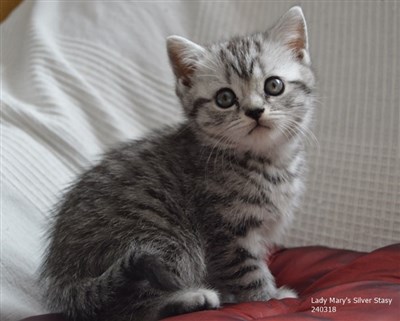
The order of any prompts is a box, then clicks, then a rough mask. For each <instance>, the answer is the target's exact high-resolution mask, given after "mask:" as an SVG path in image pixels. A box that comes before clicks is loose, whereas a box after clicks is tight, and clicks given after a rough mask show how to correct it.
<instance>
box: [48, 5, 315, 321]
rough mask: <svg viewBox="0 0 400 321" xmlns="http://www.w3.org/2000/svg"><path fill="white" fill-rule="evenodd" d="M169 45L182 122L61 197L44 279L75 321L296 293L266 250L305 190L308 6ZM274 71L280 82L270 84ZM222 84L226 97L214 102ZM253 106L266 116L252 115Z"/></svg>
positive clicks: (161, 313)
mask: <svg viewBox="0 0 400 321" xmlns="http://www.w3.org/2000/svg"><path fill="white" fill-rule="evenodd" d="M167 44H168V53H169V56H170V59H171V64H172V67H173V70H174V72H175V75H176V78H177V87H176V92H177V95H178V97H179V98H180V100H181V103H182V106H183V108H184V111H185V114H186V116H187V119H186V121H185V122H184V123H183V124H181V125H180V126H178V127H176V128H167V129H164V130H162V131H160V132H158V133H155V134H153V136H150V137H147V138H144V139H142V140H140V141H134V142H128V143H126V144H124V145H122V146H120V147H119V148H116V149H114V150H112V151H110V152H109V153H108V154H106V155H105V157H104V159H103V160H102V161H101V162H100V163H99V164H98V165H96V166H94V167H93V168H91V169H90V170H89V171H87V172H86V173H84V174H83V175H82V176H81V177H80V178H79V180H78V181H77V182H76V183H75V184H74V186H73V187H72V188H71V189H70V191H69V192H68V193H67V194H66V195H65V196H64V198H63V200H62V202H61V203H60V206H59V207H58V208H57V213H56V215H55V220H54V224H53V226H52V228H51V230H50V234H49V235H50V245H49V248H48V251H47V254H46V257H45V260H44V263H43V269H42V280H43V281H44V283H45V284H46V285H47V299H48V301H49V304H50V306H51V308H52V309H53V310H55V311H61V312H63V313H64V314H65V315H66V317H67V318H69V319H70V320H76V321H78V320H79V321H81V320H108V321H113V320H115V321H123V320H141V321H153V320H158V319H160V318H162V317H167V316H170V315H175V314H180V313H187V312H192V311H197V310H203V309H215V308H218V307H219V306H220V305H221V304H222V303H224V302H242V301H252V300H268V299H270V298H278V299H279V298H282V297H287V296H289V297H290V296H292V297H293V296H295V293H294V291H292V290H290V289H287V288H284V287H282V288H277V287H276V285H275V281H274V277H273V276H272V274H271V272H270V271H269V269H268V266H267V264H266V262H265V257H266V254H267V251H268V248H269V247H270V246H271V245H272V244H273V243H274V242H276V241H277V240H278V239H279V237H280V235H281V234H282V232H283V231H284V229H285V228H286V227H287V225H288V224H289V222H290V221H291V220H292V215H293V210H294V209H295V208H296V206H297V205H298V200H299V196H300V194H301V191H302V190H303V172H304V148H303V145H304V144H303V142H304V138H305V136H306V135H307V133H308V131H309V129H308V127H309V124H310V120H311V116H312V109H313V108H312V107H313V100H314V98H313V92H314V76H313V73H312V71H311V69H310V59H309V56H308V44H307V33H306V26H305V21H304V17H303V15H302V12H301V9H300V8H298V7H295V8H292V9H291V10H290V11H289V12H288V13H286V15H284V16H283V18H281V20H280V21H279V22H278V23H277V25H276V26H275V27H273V28H272V29H270V30H269V31H268V32H264V33H256V34H253V35H250V36H247V37H237V38H233V39H231V40H228V41H224V42H220V43H217V44H212V45H209V46H199V45H196V44H194V43H192V42H190V41H189V40H186V39H183V38H180V37H170V38H169V39H168V43H167ZM271 76H278V77H280V78H281V79H282V81H283V82H284V85H285V90H284V92H283V94H281V95H279V96H271V95H266V94H265V93H264V82H265V79H267V78H268V77H271ZM221 88H230V89H231V90H233V92H234V93H235V95H236V101H235V104H234V105H233V106H232V107H230V108H226V109H222V108H220V107H218V106H217V105H216V102H215V94H216V92H217V91H218V90H219V89H221ZM255 108H259V109H260V108H262V109H263V112H262V115H261V117H260V118H259V119H258V120H255V119H253V118H251V117H248V116H246V112H247V111H249V110H253V109H255Z"/></svg>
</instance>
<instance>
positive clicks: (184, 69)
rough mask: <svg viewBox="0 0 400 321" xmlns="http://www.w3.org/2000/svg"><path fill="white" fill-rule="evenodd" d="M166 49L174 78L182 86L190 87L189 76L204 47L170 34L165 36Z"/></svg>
mask: <svg viewBox="0 0 400 321" xmlns="http://www.w3.org/2000/svg"><path fill="white" fill-rule="evenodd" d="M167 50H168V56H169V60H170V62H171V65H172V69H173V70H174V74H175V76H176V78H177V79H178V81H179V80H180V81H182V84H183V85H184V86H186V87H191V85H192V82H191V76H192V75H193V72H194V71H195V69H196V62H197V61H198V60H199V58H200V57H201V56H202V55H203V54H204V52H205V49H204V48H203V47H202V46H199V45H198V44H195V43H194V42H192V41H190V40H187V39H186V38H183V37H179V36H170V37H168V38H167Z"/></svg>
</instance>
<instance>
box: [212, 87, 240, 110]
mask: <svg viewBox="0 0 400 321" xmlns="http://www.w3.org/2000/svg"><path fill="white" fill-rule="evenodd" d="M215 102H216V104H217V105H218V107H221V108H229V107H232V106H233V105H234V104H235V102H236V95H235V93H234V92H233V91H232V89H229V88H222V89H220V90H219V91H218V92H217V94H216V96H215Z"/></svg>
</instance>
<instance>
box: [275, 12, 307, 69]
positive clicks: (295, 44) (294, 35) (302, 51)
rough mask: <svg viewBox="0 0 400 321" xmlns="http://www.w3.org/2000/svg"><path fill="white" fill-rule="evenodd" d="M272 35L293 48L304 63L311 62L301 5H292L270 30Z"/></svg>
mask: <svg viewBox="0 0 400 321" xmlns="http://www.w3.org/2000/svg"><path fill="white" fill-rule="evenodd" d="M270 35H271V36H272V38H274V39H275V40H276V41H279V42H283V44H284V45H286V46H287V47H289V49H291V50H292V51H293V52H294V54H295V56H296V58H297V59H298V60H300V61H302V62H304V63H307V64H309V63H310V57H309V53H308V37H307V25H306V20H305V18H304V15H303V11H302V10H301V8H300V7H299V6H295V7H292V8H291V9H289V11H288V12H286V13H285V14H284V15H283V16H282V17H281V18H280V19H279V21H278V23H277V24H276V25H275V26H274V27H273V28H272V29H271V30H270Z"/></svg>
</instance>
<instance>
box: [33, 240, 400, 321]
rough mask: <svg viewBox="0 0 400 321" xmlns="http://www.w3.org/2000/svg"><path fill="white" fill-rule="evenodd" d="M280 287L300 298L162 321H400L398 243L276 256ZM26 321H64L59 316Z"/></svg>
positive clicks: (282, 252) (286, 251) (295, 251)
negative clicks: (363, 249) (361, 249)
mask: <svg viewBox="0 0 400 321" xmlns="http://www.w3.org/2000/svg"><path fill="white" fill-rule="evenodd" d="M269 261H270V267H271V270H272V273H273V274H274V275H275V276H276V278H277V282H278V285H283V284H285V285H288V286H290V287H292V288H294V289H296V290H297V292H298V293H299V298H298V299H283V300H270V301H268V302H249V303H241V304H234V305H229V306H224V307H223V308H221V309H220V310H215V311H201V312H196V313H191V314H186V315H181V316H176V317H172V318H168V319H165V320H166V321H167V320H168V321H250V320H257V321H270V320H274V321H282V320H285V321H300V320H303V321H304V320H338V321H357V320H360V321H366V320H371V321H399V320H400V244H396V245H391V246H388V247H385V248H382V249H379V250H376V251H374V252H372V253H361V252H354V251H346V250H336V249H329V248H324V247H301V248H294V249H282V250H279V251H276V252H275V253H274V254H273V255H272V256H271V257H270V259H269ZM25 321H63V319H62V318H61V317H60V316H59V315H46V316H37V317H32V318H28V319H25Z"/></svg>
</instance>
